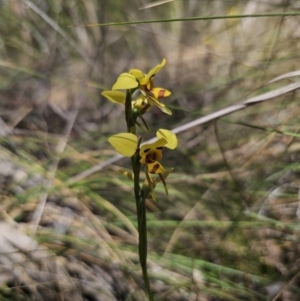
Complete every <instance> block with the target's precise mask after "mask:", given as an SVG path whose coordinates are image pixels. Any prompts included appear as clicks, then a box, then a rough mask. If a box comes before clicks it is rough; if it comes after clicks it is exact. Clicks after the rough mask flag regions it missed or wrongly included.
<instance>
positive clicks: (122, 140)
mask: <svg viewBox="0 0 300 301" xmlns="http://www.w3.org/2000/svg"><path fill="white" fill-rule="evenodd" d="M108 142H109V143H110V144H111V145H112V147H113V148H114V149H115V150H116V151H117V152H118V153H119V154H121V155H123V156H125V157H131V156H133V154H134V153H135V152H136V149H137V144H138V138H137V136H135V135H134V134H131V133H120V134H117V135H114V136H111V137H109V138H108Z"/></svg>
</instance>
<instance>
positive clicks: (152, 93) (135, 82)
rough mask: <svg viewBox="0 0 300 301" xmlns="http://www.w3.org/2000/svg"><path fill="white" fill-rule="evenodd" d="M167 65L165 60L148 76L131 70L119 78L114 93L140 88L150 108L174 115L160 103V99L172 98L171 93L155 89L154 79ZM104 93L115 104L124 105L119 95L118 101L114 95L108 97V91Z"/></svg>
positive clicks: (136, 70)
mask: <svg viewBox="0 0 300 301" xmlns="http://www.w3.org/2000/svg"><path fill="white" fill-rule="evenodd" d="M165 64H166V60H165V59H163V60H162V62H161V63H160V64H159V65H157V66H155V67H154V68H152V69H151V70H150V71H149V72H148V73H147V74H144V73H143V72H142V71H141V70H139V69H131V70H129V73H122V74H121V75H120V76H119V77H118V79H117V81H116V83H115V84H114V85H113V87H112V90H113V91H114V90H127V89H134V88H138V89H139V90H140V92H141V93H142V94H143V96H144V97H145V98H146V99H147V102H148V104H149V106H153V105H155V106H157V107H159V108H160V109H161V111H162V112H164V113H166V114H169V115H172V112H171V111H170V110H169V109H168V108H167V107H166V105H165V104H163V103H162V102H160V101H159V99H161V98H164V97H168V96H170V95H171V92H170V91H168V90H166V89H163V88H154V82H153V77H154V76H155V74H156V73H158V71H159V70H160V69H161V68H162V67H163V66H164V65H165ZM104 92H105V94H106V95H105V94H103V93H102V95H103V96H105V97H106V98H108V99H109V100H111V101H113V102H118V103H122V102H120V101H119V100H120V99H119V98H120V96H119V95H118V101H117V100H116V99H115V98H116V97H115V96H114V95H113V94H112V93H110V95H108V93H106V92H108V91H104ZM147 109H148V108H147ZM147 109H146V110H147ZM146 110H145V111H146ZM145 111H144V112H145Z"/></svg>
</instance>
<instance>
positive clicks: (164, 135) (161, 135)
mask: <svg viewBox="0 0 300 301" xmlns="http://www.w3.org/2000/svg"><path fill="white" fill-rule="evenodd" d="M156 136H157V138H158V139H165V140H166V141H167V143H166V144H165V145H164V147H167V148H169V149H174V148H176V147H177V145H178V140H177V137H176V135H175V134H174V133H172V132H171V131H169V130H165V129H159V130H158V131H157V132H156Z"/></svg>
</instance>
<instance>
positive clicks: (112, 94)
mask: <svg viewBox="0 0 300 301" xmlns="http://www.w3.org/2000/svg"><path fill="white" fill-rule="evenodd" d="M101 95H103V96H104V97H106V98H107V99H108V100H110V101H112V102H115V103H120V104H123V105H124V104H125V98H126V96H125V93H123V92H121V91H103V92H102V93H101Z"/></svg>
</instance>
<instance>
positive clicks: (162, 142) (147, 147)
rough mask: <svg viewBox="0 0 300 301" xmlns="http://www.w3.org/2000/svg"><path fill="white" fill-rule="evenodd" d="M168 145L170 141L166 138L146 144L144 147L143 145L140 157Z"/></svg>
mask: <svg viewBox="0 0 300 301" xmlns="http://www.w3.org/2000/svg"><path fill="white" fill-rule="evenodd" d="M167 143H168V141H167V140H166V139H165V138H161V139H158V140H157V141H156V142H154V143H147V144H144V145H142V147H141V149H140V156H141V157H143V156H144V155H145V153H147V150H150V149H156V148H159V147H163V146H165V145H166V144H167Z"/></svg>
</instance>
